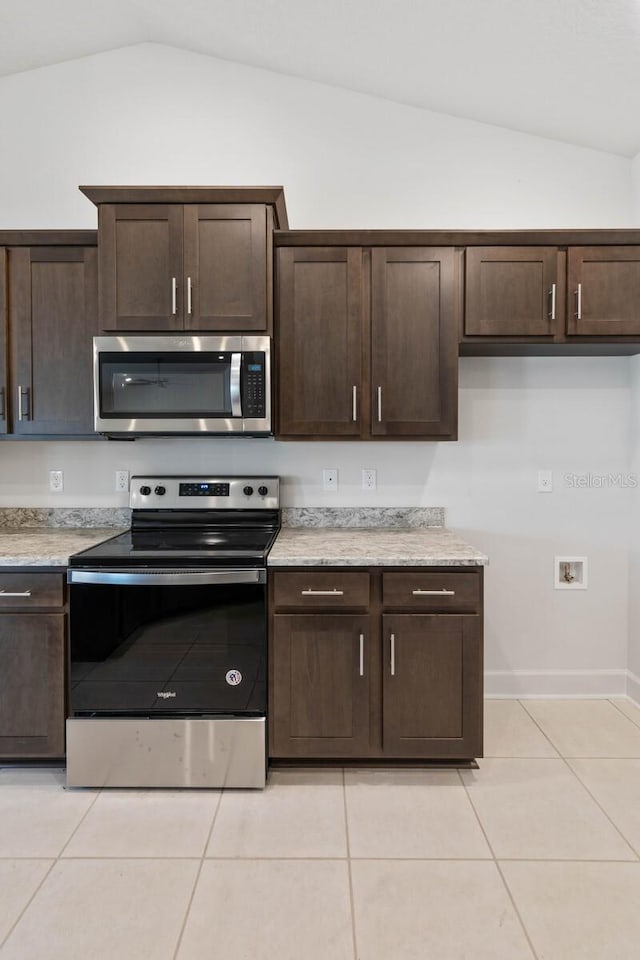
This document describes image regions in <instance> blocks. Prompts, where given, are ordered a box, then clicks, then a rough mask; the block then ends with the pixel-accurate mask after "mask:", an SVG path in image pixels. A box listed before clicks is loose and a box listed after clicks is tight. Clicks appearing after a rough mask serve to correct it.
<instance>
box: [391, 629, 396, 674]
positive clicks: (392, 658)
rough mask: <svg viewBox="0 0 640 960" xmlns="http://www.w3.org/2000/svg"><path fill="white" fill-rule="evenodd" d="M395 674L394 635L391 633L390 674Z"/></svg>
mask: <svg viewBox="0 0 640 960" xmlns="http://www.w3.org/2000/svg"><path fill="white" fill-rule="evenodd" d="M395 675H396V635H395V633H392V634H391V676H392V677H395Z"/></svg>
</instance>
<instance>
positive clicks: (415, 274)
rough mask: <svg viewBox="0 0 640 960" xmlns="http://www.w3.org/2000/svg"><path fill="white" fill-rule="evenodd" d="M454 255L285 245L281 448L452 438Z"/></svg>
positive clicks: (280, 294) (281, 255) (280, 302)
mask: <svg viewBox="0 0 640 960" xmlns="http://www.w3.org/2000/svg"><path fill="white" fill-rule="evenodd" d="M456 309H457V298H456V292H455V276H454V251H453V250H449V249H439V248H433V247H425V248H412V247H391V248H385V247H381V248H373V249H370V248H362V247H345V246H339V245H335V246H325V247H297V246H296V247H281V248H280V249H279V251H278V287H277V311H278V325H277V339H278V372H279V394H278V397H279V425H278V428H277V435H278V436H279V437H282V438H286V439H294V438H297V437H318V438H325V437H326V438H329V437H331V438H345V437H346V438H354V439H355V438H357V439H366V440H370V439H383V438H412V437H415V438H421V439H455V436H456V413H457V332H456V331H457V325H456V320H457V317H456Z"/></svg>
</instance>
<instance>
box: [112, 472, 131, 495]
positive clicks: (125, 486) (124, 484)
mask: <svg viewBox="0 0 640 960" xmlns="http://www.w3.org/2000/svg"><path fill="white" fill-rule="evenodd" d="M115 489H116V493H128V492H129V471H128V470H116V482H115Z"/></svg>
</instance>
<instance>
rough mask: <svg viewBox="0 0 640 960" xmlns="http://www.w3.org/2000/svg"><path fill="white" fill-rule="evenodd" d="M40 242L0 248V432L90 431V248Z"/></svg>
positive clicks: (93, 301) (94, 282)
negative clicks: (36, 244) (33, 244)
mask: <svg viewBox="0 0 640 960" xmlns="http://www.w3.org/2000/svg"><path fill="white" fill-rule="evenodd" d="M94 237H95V235H94ZM3 238H6V239H10V236H9V235H8V234H7V233H5V234H3ZM40 240H41V241H42V244H43V245H39V246H24V247H17V246H16V247H14V246H11V247H5V248H3V249H2V252H1V253H0V265H2V267H3V268H4V269H3V270H2V279H1V280H0V314H2V316H1V317H0V433H1V434H2V435H3V436H5V437H28V436H91V435H93V387H92V338H93V337H94V336H95V335H97V334H98V332H99V329H98V319H97V313H98V310H97V308H98V273H97V251H96V247H95V246H85V245H78V246H75V245H71V243H72V237H71V236H69V237H63V240H67V241H68V242H69V245H66V244H64V243H62V244H60V245H49V244H46V245H45V242H46V240H47V233H46V231H43V232H42V235H41V237H40ZM3 291H4V295H3ZM7 343H8V345H9V348H8V349H7Z"/></svg>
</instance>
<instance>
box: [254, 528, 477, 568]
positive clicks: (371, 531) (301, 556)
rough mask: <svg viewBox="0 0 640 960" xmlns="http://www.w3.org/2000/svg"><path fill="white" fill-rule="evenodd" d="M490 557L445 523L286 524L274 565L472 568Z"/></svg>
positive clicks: (273, 550)
mask: <svg viewBox="0 0 640 960" xmlns="http://www.w3.org/2000/svg"><path fill="white" fill-rule="evenodd" d="M488 563H489V559H488V557H487V556H486V555H485V554H483V553H480V552H479V551H478V550H476V549H475V547H472V546H470V545H469V544H468V543H465V541H464V540H461V539H460V537H458V536H457V535H456V534H455V533H451V531H450V530H447V529H446V528H444V527H422V528H420V527H413V528H409V527H404V528H402V527H395V528H393V529H390V528H388V527H387V528H382V527H378V528H368V529H363V528H357V527H351V528H344V527H343V528H331V527H314V528H309V527H283V529H282V530H281V531H280V533H279V534H278V538H277V540H276V542H275V543H274V545H273V547H272V548H271V552H270V553H269V559H268V566H270V567H294V566H319V567H320V566H336V567H356V566H357V567H359V566H363V567H369V566H371V567H374V566H384V567H414V566H415V567H450V566H451V567H466V566H486V565H487V564H488Z"/></svg>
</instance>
